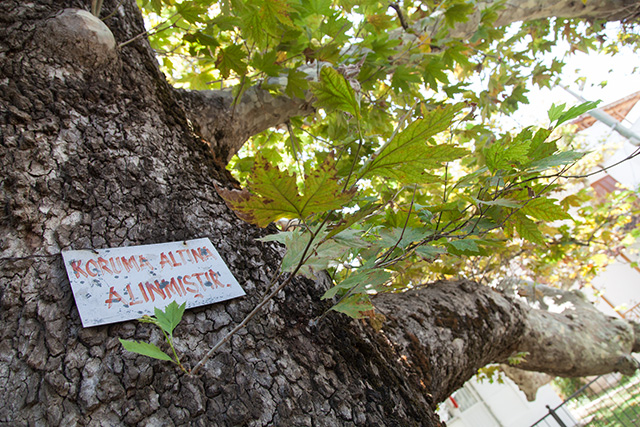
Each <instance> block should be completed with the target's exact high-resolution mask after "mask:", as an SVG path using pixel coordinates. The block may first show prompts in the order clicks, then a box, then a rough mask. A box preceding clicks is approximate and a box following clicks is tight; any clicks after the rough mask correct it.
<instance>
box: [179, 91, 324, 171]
mask: <svg viewBox="0 0 640 427" xmlns="http://www.w3.org/2000/svg"><path fill="white" fill-rule="evenodd" d="M179 93H180V97H181V100H182V103H183V107H184V109H185V112H186V114H187V117H188V118H189V120H190V121H191V122H192V123H193V125H194V127H195V128H196V132H197V133H198V134H200V135H201V136H202V137H203V138H204V139H206V140H207V141H208V142H209V143H210V144H211V147H212V150H213V151H214V153H215V154H216V156H217V157H218V158H219V159H220V160H222V161H225V162H227V161H229V159H231V157H232V156H233V155H234V154H236V153H237V152H238V150H240V148H242V146H243V145H244V143H245V142H246V141H247V139H249V137H251V136H253V135H256V134H258V133H260V132H262V131H264V130H266V129H269V128H270V127H273V126H277V125H279V124H282V123H285V122H286V121H287V120H289V119H290V118H291V117H295V116H305V115H308V114H311V113H312V112H313V108H312V107H311V103H310V102H309V101H308V100H304V99H300V98H296V97H289V96H286V95H282V96H273V95H271V94H270V93H269V91H267V90H263V89H261V88H260V87H252V88H249V89H247V90H246V91H245V92H244V93H243V94H242V97H241V99H240V101H239V102H237V103H236V105H235V106H234V105H233V104H234V101H235V99H234V96H233V94H232V93H231V89H225V90H202V91H188V90H180V91H179Z"/></svg>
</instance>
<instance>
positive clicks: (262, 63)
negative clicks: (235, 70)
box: [251, 50, 291, 77]
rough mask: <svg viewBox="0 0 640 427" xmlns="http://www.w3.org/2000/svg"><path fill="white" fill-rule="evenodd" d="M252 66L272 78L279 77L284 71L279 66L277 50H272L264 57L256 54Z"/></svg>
mask: <svg viewBox="0 0 640 427" xmlns="http://www.w3.org/2000/svg"><path fill="white" fill-rule="evenodd" d="M251 66H252V67H254V68H255V69H256V70H258V71H262V72H264V73H265V74H266V75H268V76H271V77H277V76H279V75H280V71H281V70H282V67H281V66H280V65H278V64H277V52H276V51H275V50H270V51H268V52H266V53H265V54H264V55H261V54H260V53H256V54H255V55H254V56H253V59H252V60H251ZM289 72H291V70H290V71H289Z"/></svg>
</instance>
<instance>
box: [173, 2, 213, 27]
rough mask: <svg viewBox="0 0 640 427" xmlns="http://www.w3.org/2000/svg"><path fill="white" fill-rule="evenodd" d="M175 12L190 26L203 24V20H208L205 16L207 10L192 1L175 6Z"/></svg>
mask: <svg viewBox="0 0 640 427" xmlns="http://www.w3.org/2000/svg"><path fill="white" fill-rule="evenodd" d="M176 10H177V11H178V13H179V14H180V16H182V18H183V19H184V20H185V21H187V22H189V23H191V24H195V23H198V22H203V20H204V19H208V16H206V14H205V13H206V11H207V8H206V7H204V6H203V5H199V4H197V2H194V1H185V2H182V3H178V4H177V5H176Z"/></svg>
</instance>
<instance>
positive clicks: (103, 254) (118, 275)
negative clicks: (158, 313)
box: [62, 239, 245, 328]
mask: <svg viewBox="0 0 640 427" xmlns="http://www.w3.org/2000/svg"><path fill="white" fill-rule="evenodd" d="M62 258H63V259H64V265H65V267H66V269H67V275H68V276H69V282H70V283H71V289H73V296H74V297H75V299H76V305H77V306H78V311H79V312H80V319H81V320H82V326H84V327H85V328H88V327H90V326H97V325H104V324H107V323H115V322H123V321H125V320H131V319H138V318H140V317H142V316H143V315H145V314H149V315H153V309H154V307H155V308H160V309H164V307H165V306H167V305H169V304H170V303H171V302H172V301H176V302H177V303H178V304H182V303H183V302H186V303H187V308H191V307H198V306H201V305H206V304H213V303H216V302H220V301H224V300H228V299H231V298H236V297H241V296H243V295H245V293H244V290H242V288H241V287H240V284H239V283H238V281H237V280H236V279H235V277H233V275H232V274H231V272H230V271H229V268H228V267H227V266H226V264H225V263H224V261H223V260H222V259H221V258H220V255H219V254H218V251H216V249H215V248H214V247H213V245H212V244H211V242H210V241H209V239H196V240H187V241H183V242H173V243H160V244H157V245H144V246H129V247H125V248H111V249H99V250H87V249H85V250H79V251H63V252H62Z"/></svg>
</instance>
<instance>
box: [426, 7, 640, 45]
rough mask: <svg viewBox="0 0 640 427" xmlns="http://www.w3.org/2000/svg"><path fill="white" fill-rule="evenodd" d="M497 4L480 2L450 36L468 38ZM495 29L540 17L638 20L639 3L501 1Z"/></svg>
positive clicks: (430, 25) (431, 26)
mask: <svg viewBox="0 0 640 427" xmlns="http://www.w3.org/2000/svg"><path fill="white" fill-rule="evenodd" d="M496 3H497V2H496V1H488V2H479V3H478V6H477V10H476V12H475V13H474V14H473V15H471V16H469V20H468V21H467V22H465V23H461V24H459V25H457V26H456V27H455V28H454V29H453V30H451V31H450V32H449V36H451V37H457V38H468V37H471V36H472V35H473V34H474V33H475V32H476V30H477V29H478V25H479V23H480V16H481V14H482V11H483V10H485V9H487V8H489V7H491V6H493V5H495V4H496ZM503 6H504V9H502V10H500V12H499V15H498V19H497V21H496V22H494V26H495V27H504V26H506V25H509V24H512V23H514V22H520V21H533V20H536V19H543V18H551V17H558V18H582V19H598V20H605V21H618V20H628V19H634V18H636V17H638V15H639V13H640V4H639V3H638V2H637V1H635V0H589V1H587V2H586V3H583V2H582V1H579V0H577V1H576V0H561V1H553V0H544V1H536V0H509V1H506V2H504V4H503ZM432 22H433V21H432V20H429V18H425V19H424V20H423V21H422V22H421V23H419V25H420V26H421V28H423V29H427V28H428V29H429V30H433V23H432Z"/></svg>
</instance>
